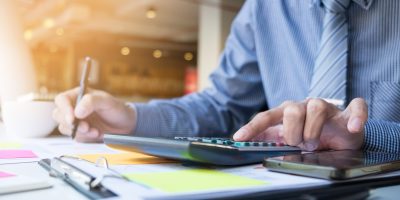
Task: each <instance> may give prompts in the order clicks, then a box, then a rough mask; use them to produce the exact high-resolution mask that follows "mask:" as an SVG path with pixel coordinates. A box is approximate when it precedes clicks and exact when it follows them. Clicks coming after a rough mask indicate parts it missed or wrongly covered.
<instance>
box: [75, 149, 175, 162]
mask: <svg viewBox="0 0 400 200" xmlns="http://www.w3.org/2000/svg"><path fill="white" fill-rule="evenodd" d="M78 157H79V158H81V159H85V160H88V161H90V162H93V163H96V161H97V160H98V159H99V158H100V157H104V158H106V159H107V161H108V164H110V165H135V164H159V163H171V162H175V161H173V160H168V159H164V158H159V157H155V156H149V155H145V154H141V153H135V152H132V153H117V154H111V153H110V154H82V155H78Z"/></svg>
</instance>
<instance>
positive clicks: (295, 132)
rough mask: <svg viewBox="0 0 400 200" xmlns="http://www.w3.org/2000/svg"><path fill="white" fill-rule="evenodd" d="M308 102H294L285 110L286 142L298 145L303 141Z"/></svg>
mask: <svg viewBox="0 0 400 200" xmlns="http://www.w3.org/2000/svg"><path fill="white" fill-rule="evenodd" d="M305 118H306V104H305V103H293V104H290V105H287V106H286V107H285V108H284V110H283V138H284V139H285V142H286V144H288V145H291V146H297V145H299V144H300V143H301V142H302V141H303V129H304V122H305Z"/></svg>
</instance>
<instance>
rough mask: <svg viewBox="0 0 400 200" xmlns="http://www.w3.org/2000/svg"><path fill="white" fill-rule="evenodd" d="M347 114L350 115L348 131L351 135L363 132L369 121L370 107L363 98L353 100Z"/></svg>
mask: <svg viewBox="0 0 400 200" xmlns="http://www.w3.org/2000/svg"><path fill="white" fill-rule="evenodd" d="M345 112H349V113H350V117H349V121H348V123H347V130H348V131H349V132H350V133H359V132H362V131H363V129H364V125H365V123H366V122H367V120H368V106H367V103H366V102H365V100H364V99H362V98H356V99H353V100H352V101H351V102H350V104H349V106H347V108H346V110H345Z"/></svg>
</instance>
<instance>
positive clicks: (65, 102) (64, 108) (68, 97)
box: [54, 88, 78, 124]
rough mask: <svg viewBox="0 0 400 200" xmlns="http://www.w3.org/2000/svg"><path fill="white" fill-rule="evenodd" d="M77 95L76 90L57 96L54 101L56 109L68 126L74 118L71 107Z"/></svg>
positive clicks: (72, 107)
mask: <svg viewBox="0 0 400 200" xmlns="http://www.w3.org/2000/svg"><path fill="white" fill-rule="evenodd" d="M77 93H78V89H77V88H76V89H73V90H69V91H66V92H64V93H61V94H59V95H57V96H56V98H55V100H54V101H55V104H56V106H57V108H58V109H59V110H60V112H61V113H62V114H63V115H64V117H65V121H66V122H67V123H69V124H72V123H73V121H74V118H75V117H74V106H73V105H74V104H75V101H76V96H77Z"/></svg>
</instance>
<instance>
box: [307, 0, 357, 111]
mask: <svg viewBox="0 0 400 200" xmlns="http://www.w3.org/2000/svg"><path fill="white" fill-rule="evenodd" d="M350 1H351V0H321V2H322V3H323V6H324V8H325V17H324V21H323V31H322V37H321V40H320V46H319V52H318V55H317V58H316V60H315V65H314V74H313V77H312V79H311V86H310V91H309V97H318V98H323V99H326V100H327V101H328V102H331V103H334V104H336V105H337V106H339V107H342V108H343V107H344V104H345V102H346V79H347V63H348V62H347V59H348V51H349V48H348V23H347V17H346V10H347V8H348V6H349V4H350Z"/></svg>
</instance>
